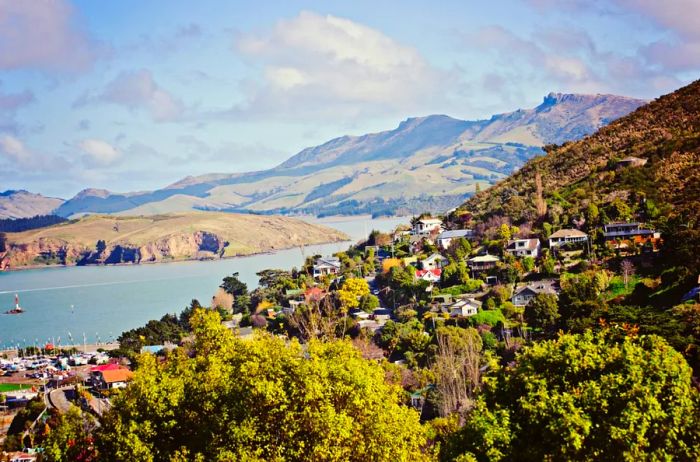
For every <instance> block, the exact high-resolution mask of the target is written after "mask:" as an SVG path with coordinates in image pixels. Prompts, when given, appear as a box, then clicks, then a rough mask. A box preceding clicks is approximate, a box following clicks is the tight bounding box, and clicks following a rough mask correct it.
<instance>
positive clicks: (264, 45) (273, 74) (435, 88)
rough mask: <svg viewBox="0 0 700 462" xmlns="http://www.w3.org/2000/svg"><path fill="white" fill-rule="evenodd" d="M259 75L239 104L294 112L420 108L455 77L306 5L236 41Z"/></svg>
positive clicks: (247, 109)
mask: <svg viewBox="0 0 700 462" xmlns="http://www.w3.org/2000/svg"><path fill="white" fill-rule="evenodd" d="M234 48H235V50H236V51H238V53H240V54H241V55H242V56H244V57H246V58H247V59H248V60H249V62H251V63H252V64H253V65H256V66H261V67H262V83H257V84H253V85H252V96H251V97H250V99H249V100H248V101H247V102H246V104H245V105H243V107H239V108H237V109H236V110H235V111H234V112H240V113H243V114H245V115H256V114H259V115H265V116H269V117H273V116H279V117H292V118H297V117H300V116H303V115H315V116H318V115H323V114H333V115H334V116H335V117H342V116H357V115H360V114H367V113H370V114H377V113H386V112H392V111H397V112H403V113H405V112H406V111H411V110H415V108H419V107H421V106H422V105H424V104H426V103H430V102H434V101H442V100H444V98H445V96H446V95H447V94H449V93H450V90H451V86H452V84H453V83H454V78H453V76H452V75H450V74H449V73H448V72H443V71H440V70H438V69H435V68H433V67H432V66H431V65H430V64H429V63H428V62H427V61H426V60H425V58H424V57H423V56H421V54H420V53H419V52H418V50H416V49H415V48H413V47H410V46H406V45H403V44H401V43H398V42H397V41H395V40H394V39H392V38H390V37H387V36H386V35H384V34H383V33H381V32H380V31H378V30H375V29H372V28H370V27H367V26H365V25H362V24H358V23H356V22H353V21H351V20H349V19H345V18H339V17H336V16H331V15H325V16H323V15H319V14H316V13H313V12H302V13H300V14H299V15H298V16H296V17H294V18H292V19H287V20H282V21H280V22H278V23H277V24H276V25H275V26H274V27H273V28H272V29H271V30H268V31H266V32H261V33H257V34H245V35H242V36H240V37H239V38H238V39H237V40H236V42H235V46H234Z"/></svg>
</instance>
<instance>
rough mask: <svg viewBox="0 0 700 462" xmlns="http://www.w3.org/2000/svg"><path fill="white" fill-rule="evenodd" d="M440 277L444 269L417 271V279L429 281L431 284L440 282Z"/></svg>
mask: <svg viewBox="0 0 700 462" xmlns="http://www.w3.org/2000/svg"><path fill="white" fill-rule="evenodd" d="M440 276H442V269H440V268H436V269H429V270H417V271H416V279H418V280H423V281H428V282H429V283H431V284H434V283H436V282H438V281H440Z"/></svg>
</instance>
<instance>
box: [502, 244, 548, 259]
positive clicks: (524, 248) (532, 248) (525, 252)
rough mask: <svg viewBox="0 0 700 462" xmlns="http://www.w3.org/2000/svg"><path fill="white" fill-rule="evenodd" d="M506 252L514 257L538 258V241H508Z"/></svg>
mask: <svg viewBox="0 0 700 462" xmlns="http://www.w3.org/2000/svg"><path fill="white" fill-rule="evenodd" d="M506 252H508V253H509V254H511V255H513V256H516V257H532V258H537V257H539V256H540V240H539V239H513V240H510V241H508V246H507V247H506Z"/></svg>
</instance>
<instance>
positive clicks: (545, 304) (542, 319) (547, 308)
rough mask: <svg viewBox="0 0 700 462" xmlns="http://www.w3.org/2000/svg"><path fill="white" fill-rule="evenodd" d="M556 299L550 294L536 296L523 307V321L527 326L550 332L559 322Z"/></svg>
mask: <svg viewBox="0 0 700 462" xmlns="http://www.w3.org/2000/svg"><path fill="white" fill-rule="evenodd" d="M559 317H560V316H559V306H558V305H557V297H556V296H555V295H552V294H537V295H536V296H535V298H534V299H532V300H531V301H530V303H528V304H527V306H526V307H525V321H526V322H527V323H528V325H530V326H532V327H536V328H540V329H543V330H545V331H546V330H550V329H552V328H554V327H555V326H556V325H557V321H558V320H559Z"/></svg>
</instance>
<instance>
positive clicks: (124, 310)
mask: <svg viewBox="0 0 700 462" xmlns="http://www.w3.org/2000/svg"><path fill="white" fill-rule="evenodd" d="M309 221H313V222H317V223H322V224H325V225H327V226H331V227H333V228H336V229H339V230H341V231H343V232H345V233H346V234H347V235H349V236H350V237H351V239H352V242H357V241H358V240H360V239H362V238H363V237H365V236H366V235H367V233H369V232H370V231H371V230H372V229H378V230H380V231H389V230H392V229H394V228H395V227H396V225H397V224H400V223H405V222H407V219H405V218H384V219H374V220H373V219H371V218H369V217H361V218H360V217H358V218H342V219H340V218H335V219H324V220H312V219H310V220H309ZM350 243H351V242H343V243H334V244H324V245H316V246H307V247H306V248H304V254H305V255H306V256H309V255H314V254H322V255H330V254H332V253H334V252H338V251H341V250H346V249H347V248H348V246H349V245H350ZM303 261H304V256H303V255H302V250H301V249H299V248H293V249H288V250H282V251H278V252H275V253H271V254H262V255H253V256H250V257H238V258H232V259H227V260H214V261H188V262H177V263H164V264H147V265H133V266H83V267H67V268H45V269H35V270H26V271H14V272H6V273H2V272H0V312H2V313H4V312H5V311H6V310H7V309H9V308H12V307H13V306H14V295H15V293H18V294H19V296H20V302H21V303H20V304H21V306H22V307H23V308H24V309H25V310H26V312H25V313H23V314H20V315H4V314H2V315H0V348H5V347H8V346H11V345H17V344H19V345H20V346H25V345H32V344H37V345H39V344H44V343H46V342H48V341H51V342H55V343H60V344H63V345H66V344H75V343H78V344H79V343H82V342H83V335H85V337H86V340H87V342H88V343H93V342H105V341H111V340H115V339H116V338H117V337H118V336H119V334H121V333H122V332H123V331H125V330H129V329H133V328H135V327H139V326H142V325H144V324H145V323H146V322H147V321H148V320H150V319H159V318H160V317H161V316H163V315H164V314H166V313H179V312H180V311H182V309H183V308H185V306H187V305H189V303H190V301H191V300H192V299H194V298H196V299H198V300H199V301H200V302H202V304H208V302H209V301H210V300H211V297H212V296H213V295H214V293H215V292H216V289H217V288H218V286H219V284H220V283H221V280H222V279H223V278H224V277H225V276H228V275H230V274H232V273H235V272H238V273H240V278H241V280H242V281H243V282H245V283H246V284H248V287H249V288H251V289H252V288H254V287H255V286H256V285H257V282H258V280H257V276H256V275H255V273H256V272H258V271H260V270H263V269H266V268H280V269H291V268H292V267H297V268H298V267H300V266H301V264H302V263H303ZM59 339H60V340H59Z"/></svg>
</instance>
